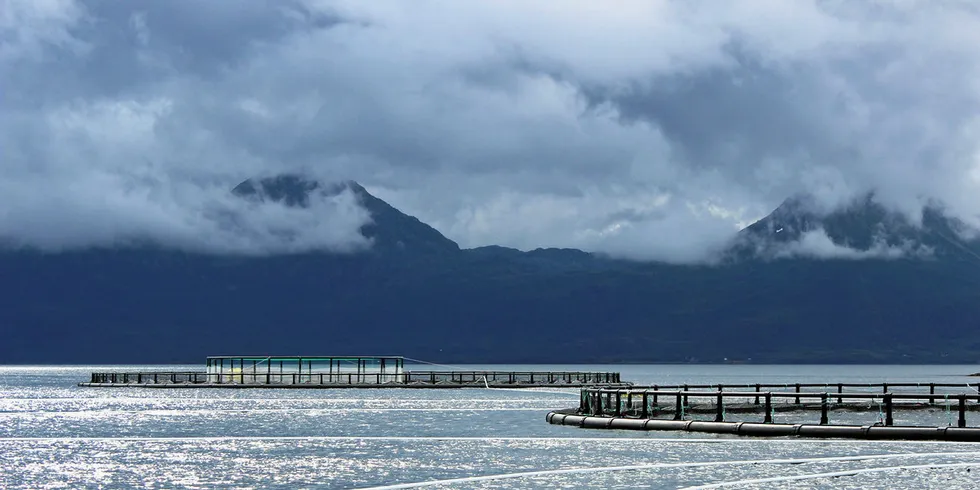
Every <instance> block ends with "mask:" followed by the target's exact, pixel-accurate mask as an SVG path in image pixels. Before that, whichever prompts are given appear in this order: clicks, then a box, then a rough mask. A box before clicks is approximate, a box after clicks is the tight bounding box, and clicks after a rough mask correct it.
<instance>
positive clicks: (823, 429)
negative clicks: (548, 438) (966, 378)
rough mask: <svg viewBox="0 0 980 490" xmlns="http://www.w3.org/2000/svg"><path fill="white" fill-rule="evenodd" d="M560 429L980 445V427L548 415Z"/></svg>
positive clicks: (551, 413)
mask: <svg viewBox="0 0 980 490" xmlns="http://www.w3.org/2000/svg"><path fill="white" fill-rule="evenodd" d="M546 420H547V421H548V422H549V423H552V424H556V425H572V426H576V427H583V428H587V429H626V430H663V431H684V432H701V433H708V434H731V435H738V436H756V437H790V436H795V437H813V438H841V439H876V440H919V441H950V442H980V427H896V426H876V425H819V424H774V423H760V422H709V421H699V420H664V419H628V418H622V417H597V416H589V415H577V414H567V413H560V412H550V413H548V415H547V417H546Z"/></svg>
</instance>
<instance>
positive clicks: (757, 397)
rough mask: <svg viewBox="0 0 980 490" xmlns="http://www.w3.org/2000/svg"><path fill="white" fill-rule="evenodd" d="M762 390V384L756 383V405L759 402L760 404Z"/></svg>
mask: <svg viewBox="0 0 980 490" xmlns="http://www.w3.org/2000/svg"><path fill="white" fill-rule="evenodd" d="M760 391H762V385H760V384H758V383H756V385H755V392H756V395H755V404H756V405H758V404H759V395H758V393H759V392H760Z"/></svg>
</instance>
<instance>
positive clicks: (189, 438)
mask: <svg viewBox="0 0 980 490" xmlns="http://www.w3.org/2000/svg"><path fill="white" fill-rule="evenodd" d="M73 441H77V442H106V441H122V442H222V441H394V442H430V441H435V442H439V441H445V442H629V443H635V442H637V441H645V442H648V443H666V444H749V445H752V444H777V445H811V446H813V445H834V446H839V445H854V444H863V445H867V444H869V443H870V442H876V443H877V444H879V445H881V444H892V445H901V446H908V445H943V446H950V445H962V446H977V445H978V444H980V443H976V442H949V441H884V442H883V441H867V440H852V439H788V438H787V439H761V438H760V439H744V438H711V439H709V438H696V437H690V438H687V437H674V438H667V437H664V438H660V437H526V436H514V437H508V436H498V437H479V436H173V437H127V436H121V437H119V436H116V437H113V436H92V437H85V436H73V437H0V443H2V442H73ZM978 453H980V451H978ZM892 454H902V453H892ZM913 454H916V453H913ZM943 454H972V452H961V451H960V452H953V453H943Z"/></svg>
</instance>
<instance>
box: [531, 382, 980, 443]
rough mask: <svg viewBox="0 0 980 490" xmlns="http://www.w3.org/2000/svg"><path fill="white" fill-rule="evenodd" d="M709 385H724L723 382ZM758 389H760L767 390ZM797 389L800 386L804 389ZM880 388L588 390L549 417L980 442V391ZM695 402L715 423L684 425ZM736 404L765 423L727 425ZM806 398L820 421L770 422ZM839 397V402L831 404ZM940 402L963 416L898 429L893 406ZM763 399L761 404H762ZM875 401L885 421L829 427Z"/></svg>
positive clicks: (739, 431)
mask: <svg viewBox="0 0 980 490" xmlns="http://www.w3.org/2000/svg"><path fill="white" fill-rule="evenodd" d="M681 386H683V385H681ZM701 386H708V385H701ZM711 386H712V387H723V386H721V385H711ZM742 386H744V385H742ZM757 386H759V387H760V388H761V387H762V386H764V385H757ZM795 386H797V387H802V386H803V385H802V384H800V385H795ZM817 386H826V385H817ZM859 386H860V387H862V388H866V387H868V386H869V385H866V384H862V385H859ZM883 386H884V387H885V390H886V391H885V392H884V393H868V392H863V393H854V392H843V390H838V392H837V393H828V392H823V393H818V392H803V391H800V388H797V390H796V391H792V392H772V391H766V392H762V391H723V390H722V389H718V390H716V391H691V390H676V391H669V390H663V389H661V388H662V387H656V388H654V387H628V388H619V387H615V388H610V387H606V388H585V389H583V390H582V392H581V395H582V396H581V399H580V405H579V407H578V408H577V409H574V410H568V411H558V412H550V413H549V414H548V415H547V416H546V420H547V421H548V422H549V423H552V424H558V425H573V426H577V427H584V428H610V429H632V430H676V431H688V432H707V433H724V434H736V435H746V436H762V437H774V436H801V437H843V438H861V439H896V440H902V439H917V440H942V441H978V442H980V427H967V422H966V412H967V411H968V410H971V409H972V410H976V409H980V404H978V403H980V394H978V393H970V394H967V393H959V394H952V395H950V394H940V393H936V387H937V386H938V387H941V388H942V387H960V388H962V387H963V385H943V384H939V383H932V384H926V385H925V386H929V387H930V390H929V391H930V392H929V393H893V392H891V391H887V389H888V387H889V386H890V387H895V386H904V387H912V386H916V387H918V388H922V387H924V386H923V385H922V384H913V383H887V384H883ZM872 387H873V385H872ZM663 398H666V399H669V400H671V401H672V402H673V403H672V404H668V405H661V404H660V403H659V400H660V399H663ZM691 398H696V399H697V398H701V399H703V398H708V399H711V400H712V401H713V402H714V404H713V406H712V409H713V410H712V411H714V412H715V419H714V421H697V420H684V418H685V414H686V413H691V411H692V410H691V408H692V407H691V406H690V404H689V403H690V399H691ZM732 399H736V400H742V401H744V400H753V399H754V403H752V402H749V403H746V404H742V405H741V406H739V408H741V409H742V410H739V411H743V412H744V411H749V412H751V411H763V413H764V418H763V420H762V421H761V422H745V421H740V422H733V421H726V420H725V419H726V405H727V406H732V405H733V404H732V403H731V401H732ZM807 399H809V400H818V401H819V405H818V406H819V409H820V421H819V423H817V424H806V423H798V424H786V423H774V422H773V413H774V412H775V408H776V404H774V400H776V401H779V400H786V401H787V402H785V403H782V404H780V407H781V409H786V408H787V407H788V408H789V409H791V410H801V409H803V410H805V409H813V406H812V405H810V406H808V405H806V404H804V403H803V400H807ZM835 399H836V401H837V404H836V405H834V404H833V400H835ZM938 399H943V400H944V401H945V403H946V404H947V408H948V407H949V406H950V405H949V402H950V401H952V402H954V403H955V405H956V411H957V414H958V419H957V426H956V427H918V426H915V427H911V426H902V427H899V426H895V425H894V411H895V410H896V409H905V408H922V407H930V406H937V405H934V403H935V402H936V401H937V400H938ZM760 400H764V404H762V403H761V401H760ZM726 401H727V402H728V403H726ZM845 401H846V402H847V403H845ZM861 401H869V402H870V404H869V405H868V406H867V407H863V406H862V404H861V403H860V402H861ZM971 401H976V402H978V403H972V404H971V403H969V402H971ZM855 402H857V403H855ZM875 402H878V403H879V407H878V409H879V411H880V415H881V418H882V420H881V422H880V423H879V424H875V425H868V426H865V425H832V424H830V417H829V415H830V411H831V409H832V405H833V408H834V409H838V408H842V407H843V408H845V409H851V410H861V409H862V408H863V409H864V410H868V409H869V408H870V407H871V405H873V404H874V403H875ZM670 405H673V406H672V407H671V406H670ZM699 411H701V412H705V411H707V410H704V409H703V408H702V409H701V410H699ZM660 413H671V414H672V415H673V417H672V419H670V420H668V419H660V418H656V415H658V414H660Z"/></svg>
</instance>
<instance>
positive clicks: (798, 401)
mask: <svg viewBox="0 0 980 490" xmlns="http://www.w3.org/2000/svg"><path fill="white" fill-rule="evenodd" d="M796 392H797V393H799V392H800V384H799V383H796ZM796 404H797V405H799V404H800V397H796Z"/></svg>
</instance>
